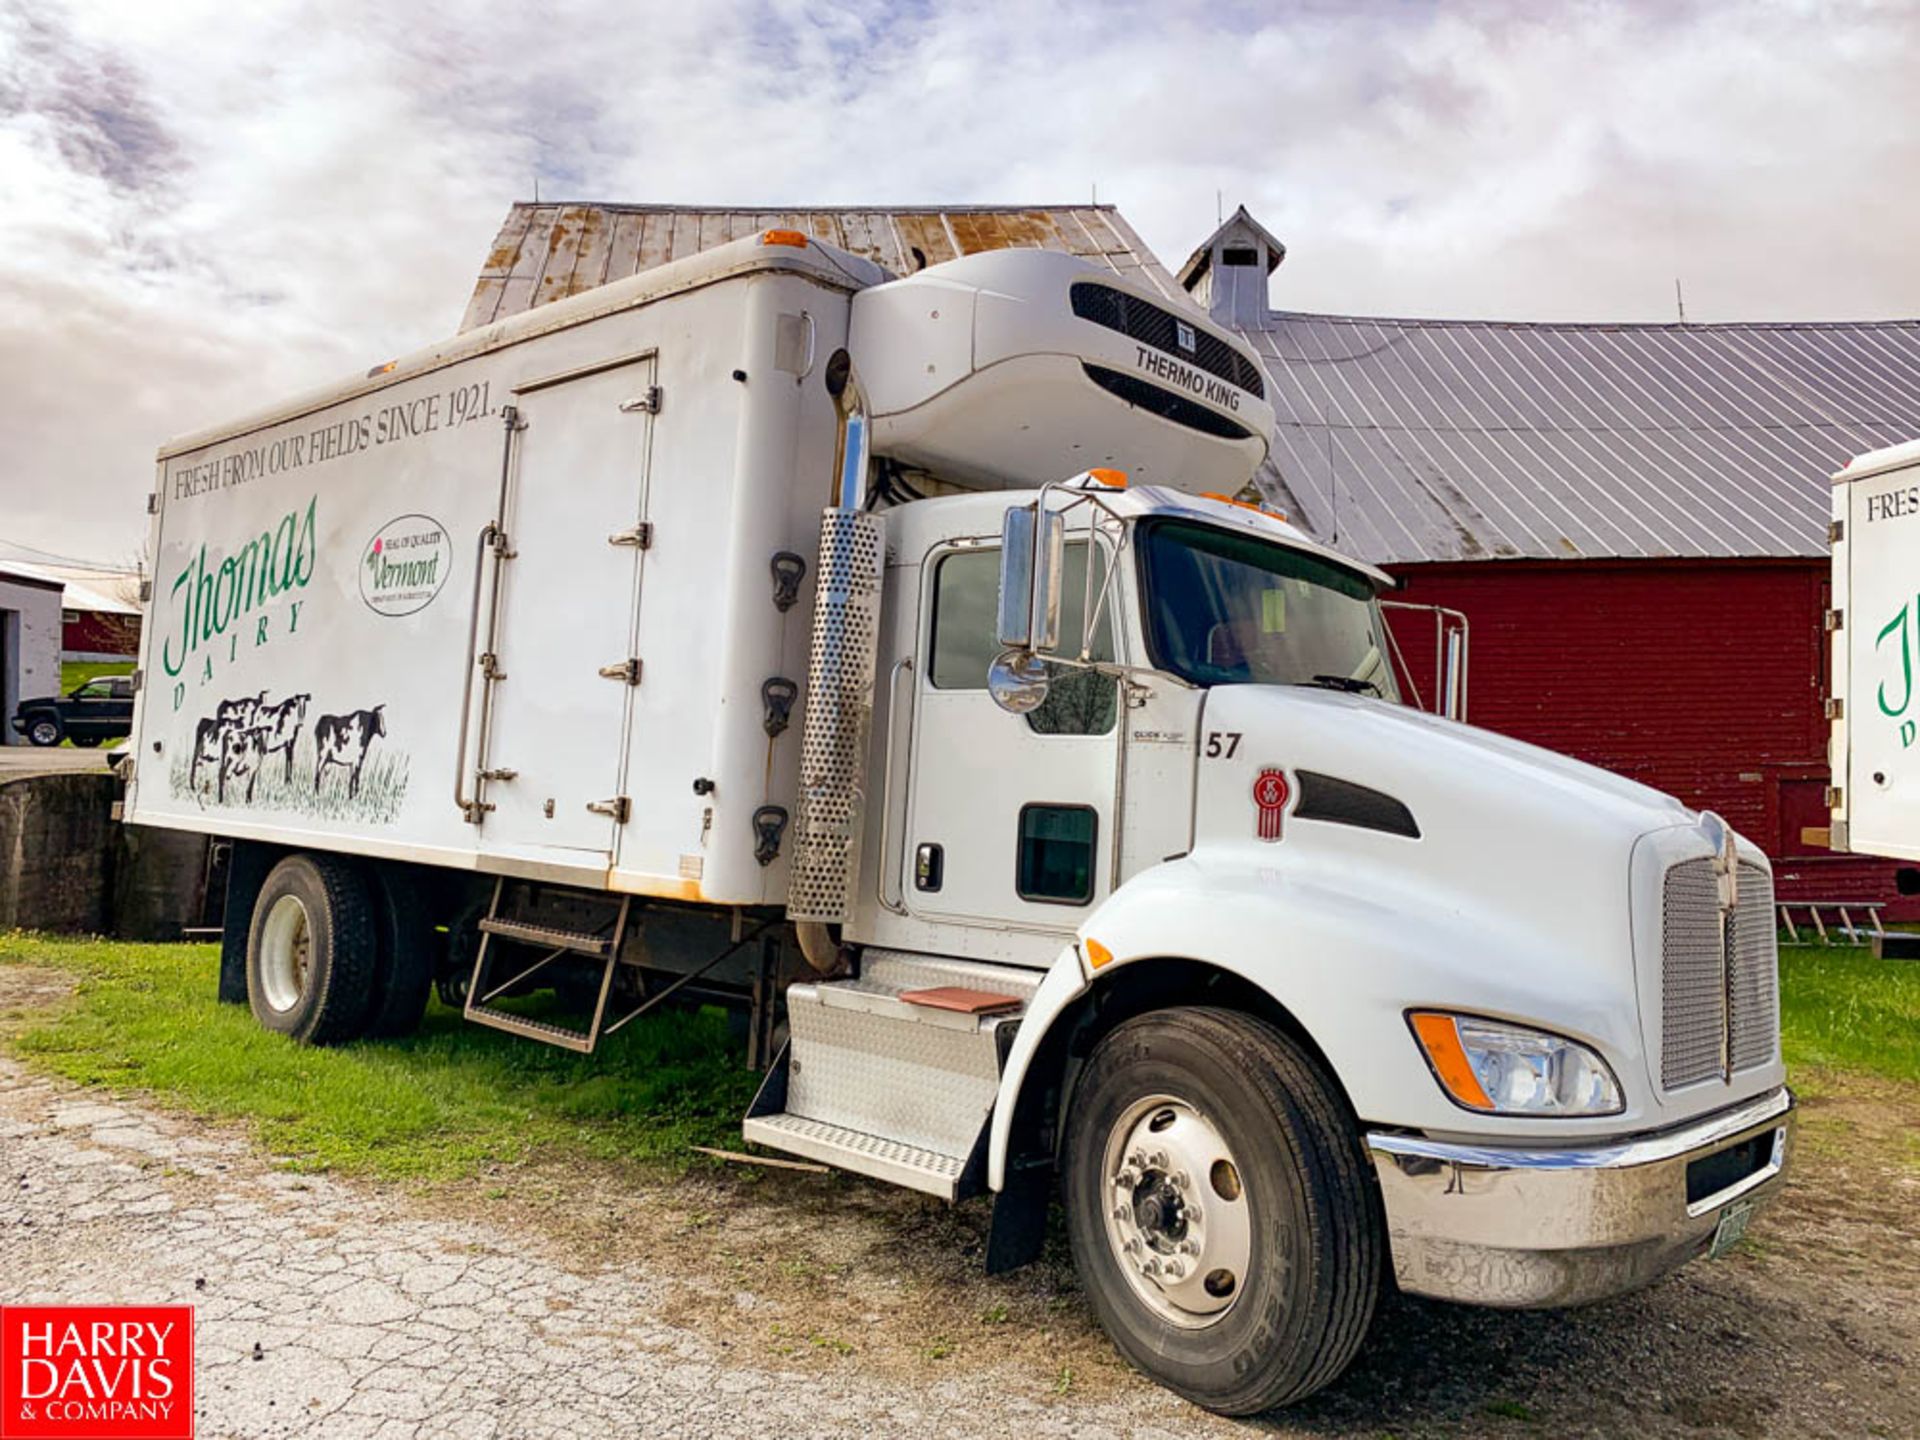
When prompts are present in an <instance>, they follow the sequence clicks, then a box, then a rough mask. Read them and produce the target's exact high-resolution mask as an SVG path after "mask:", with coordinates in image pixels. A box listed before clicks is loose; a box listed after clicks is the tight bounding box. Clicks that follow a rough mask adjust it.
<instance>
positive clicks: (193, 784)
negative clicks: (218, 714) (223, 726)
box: [187, 719, 223, 795]
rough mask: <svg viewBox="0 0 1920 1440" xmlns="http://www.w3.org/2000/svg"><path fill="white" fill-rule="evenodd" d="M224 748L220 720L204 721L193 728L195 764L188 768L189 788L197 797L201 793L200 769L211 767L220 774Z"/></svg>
mask: <svg viewBox="0 0 1920 1440" xmlns="http://www.w3.org/2000/svg"><path fill="white" fill-rule="evenodd" d="M222 748H223V747H222V745H221V741H220V722H219V721H218V720H211V719H202V720H200V721H199V722H198V723H197V724H196V725H195V726H194V727H193V763H192V764H190V765H189V766H188V767H187V786H188V788H189V789H191V790H192V791H193V792H194V793H195V794H196V795H197V794H199V793H200V767H201V766H202V765H211V766H212V767H213V769H214V773H215V774H218V773H219V770H220V753H221V750H222Z"/></svg>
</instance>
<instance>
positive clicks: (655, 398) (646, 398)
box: [620, 385, 660, 415]
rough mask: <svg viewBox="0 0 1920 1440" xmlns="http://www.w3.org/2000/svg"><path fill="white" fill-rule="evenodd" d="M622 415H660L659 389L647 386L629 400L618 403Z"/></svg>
mask: <svg viewBox="0 0 1920 1440" xmlns="http://www.w3.org/2000/svg"><path fill="white" fill-rule="evenodd" d="M620 412H621V413H622V414H623V415H658V414H659V413H660V387H659V386H658V385H649V386H647V388H646V389H644V390H642V391H641V392H640V393H639V394H638V395H636V396H634V397H633V398H632V399H631V400H622V401H621V402H620Z"/></svg>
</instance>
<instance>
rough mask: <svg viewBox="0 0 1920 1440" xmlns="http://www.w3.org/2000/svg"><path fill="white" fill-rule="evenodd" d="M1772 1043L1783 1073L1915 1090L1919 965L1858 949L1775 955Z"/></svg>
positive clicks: (1802, 948) (1790, 950)
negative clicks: (1817, 1073) (1845, 1076)
mask: <svg viewBox="0 0 1920 1440" xmlns="http://www.w3.org/2000/svg"><path fill="white" fill-rule="evenodd" d="M1780 1039H1781V1049H1782V1050H1783V1052H1784V1053H1785V1055H1786V1060H1787V1065H1788V1067H1789V1068H1794V1067H1800V1066H1822V1067H1826V1068H1831V1069H1841V1070H1860V1071H1866V1072H1868V1073H1870V1074H1874V1075H1879V1076H1883V1077H1885V1078H1887V1079H1890V1080H1902V1081H1907V1082H1910V1083H1916V1082H1920V961H1913V960H1875V959H1874V958H1873V952H1872V951H1870V950H1866V949H1854V948H1851V947H1847V948H1842V947H1840V946H1834V947H1832V948H1828V947H1826V946H1821V945H1782V946H1781V947H1780Z"/></svg>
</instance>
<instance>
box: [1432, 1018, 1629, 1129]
mask: <svg viewBox="0 0 1920 1440" xmlns="http://www.w3.org/2000/svg"><path fill="white" fill-rule="evenodd" d="M1407 1021H1408V1023H1409V1024H1411V1025H1412V1026H1413V1033H1414V1037H1415V1038H1416V1039H1417V1040H1418V1041H1419V1042H1420V1049H1421V1050H1422V1052H1423V1053H1424V1054H1425V1055H1426V1057H1427V1063H1428V1064H1429V1065H1431V1066H1432V1067H1433V1074H1434V1078H1435V1079H1436V1080H1438V1081H1439V1082H1440V1086H1441V1088H1442V1089H1444V1090H1445V1091H1446V1092H1447V1094H1448V1096H1449V1097H1450V1098H1451V1099H1452V1100H1453V1102H1454V1103H1455V1104H1457V1105H1461V1106H1464V1107H1465V1108H1466V1109H1468V1110H1479V1111H1481V1112H1483V1113H1485V1114H1488V1115H1617V1114H1619V1113H1620V1111H1622V1110H1624V1109H1625V1108H1626V1106H1625V1105H1624V1104H1623V1103H1622V1101H1621V1098H1620V1082H1619V1081H1618V1080H1616V1079H1614V1078H1613V1071H1611V1070H1609V1069H1608V1068H1607V1062H1606V1061H1604V1060H1602V1059H1601V1058H1600V1057H1599V1056H1598V1055H1596V1054H1594V1053H1593V1051H1592V1050H1590V1049H1588V1048H1587V1047H1586V1046H1585V1045H1582V1044H1581V1043H1580V1042H1579V1041H1577V1040H1569V1039H1567V1038H1566V1037H1565V1036H1563V1035H1550V1034H1548V1033H1547V1032H1546V1031H1544V1030H1531V1029H1528V1028H1527V1027H1526V1026H1524V1025H1512V1024H1509V1023H1507V1022H1506V1021H1504V1020H1482V1019H1479V1018H1477V1017H1475V1016H1472V1015H1446V1014H1442V1013H1440V1012H1438V1011H1432V1010H1415V1011H1413V1012H1411V1013H1410V1014H1408V1016H1407Z"/></svg>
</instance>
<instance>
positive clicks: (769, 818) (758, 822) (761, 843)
mask: <svg viewBox="0 0 1920 1440" xmlns="http://www.w3.org/2000/svg"><path fill="white" fill-rule="evenodd" d="M786 833H787V812H786V810H785V809H784V808H783V807H781V806H779V805H762V806H761V807H760V808H759V809H758V810H756V811H754V812H753V858H754V859H756V860H758V861H759V862H760V863H761V864H762V865H771V864H772V863H773V862H774V860H775V859H776V858H777V857H778V856H779V854H780V837H781V836H782V835H784V834H786Z"/></svg>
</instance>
